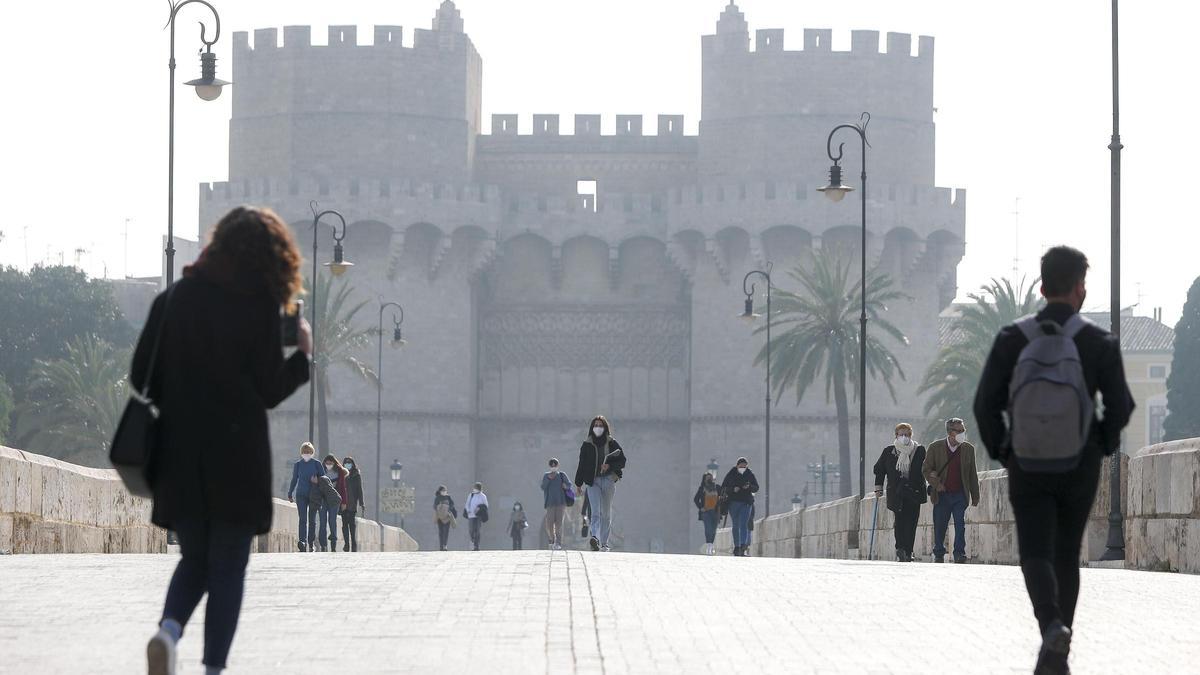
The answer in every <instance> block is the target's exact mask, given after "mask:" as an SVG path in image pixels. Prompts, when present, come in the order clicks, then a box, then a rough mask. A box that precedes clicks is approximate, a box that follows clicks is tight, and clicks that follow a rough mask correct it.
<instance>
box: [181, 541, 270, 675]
mask: <svg viewBox="0 0 1200 675" xmlns="http://www.w3.org/2000/svg"><path fill="white" fill-rule="evenodd" d="M175 532H176V533H177V534H178V536H179V551H180V553H181V554H182V557H181V558H180V560H179V564H178V565H176V567H175V574H174V575H173V576H172V577H171V585H170V586H169V587H168V588H167V601H166V603H165V605H164V607H163V616H162V618H163V619H174V620H175V621H178V622H179V625H181V626H186V625H187V622H188V619H190V618H192V612H193V611H195V609H196V605H198V604H200V598H202V597H204V594H205V593H208V604H207V605H206V606H205V610H204V665H206V666H212V667H216V668H224V667H225V659H226V658H227V657H228V656H229V646H230V645H231V644H233V633H234V631H236V630H237V622H238V614H240V613H241V611H242V590H243V588H244V585H245V578H246V563H248V562H249V560H250V543H251V542H252V541H253V540H254V528H253V527H252V526H250V525H232V524H228V523H217V522H212V521H199V522H177V523H175Z"/></svg>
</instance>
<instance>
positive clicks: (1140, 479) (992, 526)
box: [716, 438, 1200, 573]
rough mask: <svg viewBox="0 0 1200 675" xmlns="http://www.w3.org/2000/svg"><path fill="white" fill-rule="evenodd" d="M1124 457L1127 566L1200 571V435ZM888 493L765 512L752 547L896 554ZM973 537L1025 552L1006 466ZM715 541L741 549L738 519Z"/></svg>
mask: <svg viewBox="0 0 1200 675" xmlns="http://www.w3.org/2000/svg"><path fill="white" fill-rule="evenodd" d="M1121 462H1122V471H1121V492H1122V494H1124V495H1125V501H1124V504H1123V506H1124V511H1125V515H1124V526H1125V527H1124V530H1125V551H1126V566H1127V567H1130V568H1136V569H1148V570H1172V571H1181V572H1191V573H1200V439H1196V438H1193V439H1188V440H1183V441H1175V442H1172V443H1163V444H1159V445H1152V446H1149V447H1146V448H1143V449H1142V450H1140V451H1139V452H1137V453H1136V454H1134V455H1133V456H1132V457H1131V456H1129V455H1122V456H1121ZM1110 471H1111V459H1106V460H1105V461H1104V464H1103V466H1102V468H1101V477H1100V484H1099V486H1098V490H1097V494H1096V501H1095V503H1094V504H1093V506H1092V512H1091V515H1090V516H1089V517H1088V525H1087V531H1086V533H1085V535H1084V540H1083V548H1082V551H1081V553H1080V558H1081V561H1089V560H1098V559H1099V558H1100V556H1101V554H1102V553H1104V549H1105V544H1106V541H1107V534H1108V511H1109V505H1110V503H1111V502H1110V500H1109V497H1110V492H1111V490H1110V486H1111V482H1110V479H1109V476H1110ZM882 501H883V500H877V499H876V497H875V495H874V493H873V492H868V494H867V497H866V498H865V499H862V500H859V499H858V497H846V498H844V499H838V500H836V501H831V502H825V503H822V504H814V505H812V506H809V507H807V508H805V509H800V510H795V511H791V512H788V513H782V514H778V515H774V516H771V517H770V518H766V519H761V520H759V521H757V522H756V523H755V529H754V536H753V543H752V545H751V547H750V555H751V556H755V555H757V556H765V557H783V558H860V559H867V558H868V557H871V558H874V559H878V560H891V559H893V555H894V551H895V548H896V544H895V541H896V540H895V534H894V530H893V527H894V520H893V514H892V512H891V511H888V510H887V508H886V507H885V506H884V504H883V503H882ZM872 522H874V542H873V543H872ZM966 540H967V553H968V555H969V556H970V557H971V559H972V560H973V561H974V562H983V563H993V564H1017V563H1018V562H1019V555H1018V550H1017V533H1016V523H1015V520H1014V518H1013V514H1012V505H1011V504H1010V503H1009V500H1008V472H1007V471H1005V470H1003V469H1000V470H996V471H984V472H981V473H980V474H979V506H978V507H973V508H968V509H967V527H966ZM953 541H954V527H953V524H951V525H950V527H948V532H947V536H946V548H947V549H948V550H949V549H952V546H953ZM716 544H717V550H718V551H720V552H724V553H729V552H731V551H732V549H733V541H732V533H731V531H730V529H729V528H723V529H721V530H718V532H717V540H716ZM913 548H914V549H915V550H916V553H917V555H919V556H925V557H926V558H928V556H929V555H930V554H931V552H932V550H933V507H932V504H929V503H926V504H925V505H923V506H922V508H921V515H920V518H919V520H918V521H917V536H916V540H915V542H914V545H913Z"/></svg>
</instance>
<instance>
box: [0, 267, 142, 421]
mask: <svg viewBox="0 0 1200 675" xmlns="http://www.w3.org/2000/svg"><path fill="white" fill-rule="evenodd" d="M84 335H94V336H96V337H97V338H99V339H102V340H105V341H107V342H109V343H111V344H113V345H117V346H120V347H124V346H131V345H132V344H133V339H134V337H135V332H134V330H133V328H132V327H131V326H130V325H129V324H128V323H127V322H126V321H125V320H124V318H123V317H122V315H121V310H120V309H119V308H118V307H117V303H116V301H115V300H114V299H113V295H112V287H111V286H109V285H108V284H107V283H105V282H103V281H99V280H94V279H93V280H89V279H88V278H87V275H86V274H84V273H83V271H81V270H79V269H77V268H74V267H62V266H58V267H40V266H39V267H34V268H33V269H31V270H29V271H28V272H22V271H21V270H18V269H16V268H15V267H3V268H0V377H3V378H4V379H5V380H7V381H8V384H9V386H11V387H12V388H13V390H14V391H15V392H16V394H17V398H18V400H21V399H23V398H24V395H23V393H24V390H25V384H26V382H27V380H28V375H29V372H30V369H31V368H33V366H34V362H35V361H37V360H38V359H42V360H52V359H59V358H63V357H64V356H66V354H67V344H68V343H69V342H71V341H72V340H74V339H76V338H77V337H80V336H84Z"/></svg>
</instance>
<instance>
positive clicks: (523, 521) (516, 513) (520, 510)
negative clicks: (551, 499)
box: [508, 502, 529, 551]
mask: <svg viewBox="0 0 1200 675" xmlns="http://www.w3.org/2000/svg"><path fill="white" fill-rule="evenodd" d="M527 527H529V519H528V518H526V517H525V508H524V507H522V506H521V502H517V503H515V504H513V508H512V515H511V516H510V517H509V521H508V533H509V535H510V536H512V542H513V550H514V551H520V550H521V543H522V540H523V539H524V538H525V528H527Z"/></svg>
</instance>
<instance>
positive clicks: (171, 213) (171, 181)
mask: <svg viewBox="0 0 1200 675" xmlns="http://www.w3.org/2000/svg"><path fill="white" fill-rule="evenodd" d="M193 2H198V3H200V4H202V5H204V6H205V7H207V8H209V10H211V11H212V15H213V21H214V23H215V26H214V30H213V39H212V40H211V41H210V40H209V39H208V36H207V32H208V31H207V27H206V26H205V25H204V23H203V22H201V24H200V42H202V43H203V44H204V52H203V53H202V54H201V55H200V77H199V78H198V79H195V80H192V81H190V82H186V83H185V84H187V85H188V86H189V87H195V88H196V95H197V96H199V97H200V98H201V99H203V100H205V101H212V100H215V99H216V98H217V97H218V96H220V95H221V87H224V86H225V85H227V84H230V83H229V82H226V81H225V80H219V79H217V55H216V54H213V53H212V46H213V45H215V44H216V43H217V40H219V39H220V38H221V17H220V16H219V15H218V14H217V10H216V8H215V7H213V6H212V5H210V4H208V3H207V2H205V0H182V1H177V0H172V1H171V16H170V18H169V19H167V26H168V27H169V28H170V29H171V53H170V58H169V60H168V61H167V70H168V71H170V86H169V89H168V98H167V101H168V103H167V248H166V250H165V251H164V252H165V253H166V254H167V274H166V279H167V285H168V286H170V285H171V283H172V282H174V281H175V17H176V16H177V15H178V14H179V10H181V9H183V8H184V6H186V5H190V4H192V3H193Z"/></svg>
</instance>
